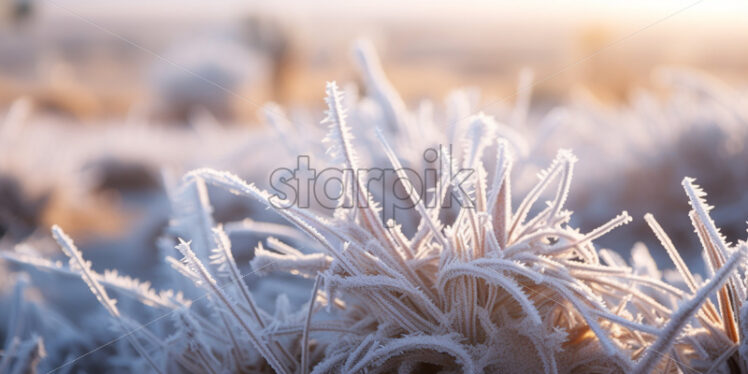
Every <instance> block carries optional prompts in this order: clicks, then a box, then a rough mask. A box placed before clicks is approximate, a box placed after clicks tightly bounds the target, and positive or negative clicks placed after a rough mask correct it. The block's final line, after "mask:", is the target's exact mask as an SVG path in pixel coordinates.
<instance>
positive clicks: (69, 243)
mask: <svg viewBox="0 0 748 374" xmlns="http://www.w3.org/2000/svg"><path fill="white" fill-rule="evenodd" d="M52 236H53V237H54V238H55V240H56V241H57V243H58V244H59V245H60V248H61V249H62V251H63V252H64V253H65V255H67V256H68V257H69V258H70V265H71V268H73V269H76V270H78V272H79V273H80V276H81V278H82V279H83V281H84V282H86V284H87V285H88V288H89V289H90V290H91V292H92V293H93V294H94V296H96V299H97V300H99V302H100V303H101V304H102V305H103V306H104V308H105V309H106V310H107V311H108V312H109V314H111V315H112V317H114V319H115V320H116V321H117V323H118V324H119V326H120V328H121V330H122V331H123V332H125V336H126V337H127V339H128V340H129V341H130V343H131V344H132V345H133V348H135V350H136V351H137V352H138V353H139V354H140V355H141V356H143V358H145V359H146V361H148V363H149V364H150V365H151V367H153V370H155V371H156V372H157V373H159V374H160V373H163V371H162V370H161V369H160V368H159V366H158V365H157V364H156V362H155V361H153V358H152V357H151V355H150V354H148V352H147V351H146V349H145V347H143V346H142V344H140V342H139V341H138V339H137V338H136V337H135V336H133V334H134V333H135V331H137V328H136V329H133V330H129V329H128V327H127V325H126V324H125V321H124V320H123V318H122V316H121V315H120V313H119V310H118V309H117V306H116V305H115V304H116V300H114V299H111V298H109V295H108V294H107V293H106V290H105V289H104V287H103V286H102V285H101V283H99V281H98V280H97V279H96V277H94V276H93V272H92V271H91V263H90V262H88V261H86V260H84V259H83V255H82V254H81V252H80V251H79V250H78V248H77V247H76V246H75V244H74V243H73V240H72V239H70V237H69V236H67V234H65V232H64V231H62V229H61V228H60V227H59V226H57V225H54V226H52Z"/></svg>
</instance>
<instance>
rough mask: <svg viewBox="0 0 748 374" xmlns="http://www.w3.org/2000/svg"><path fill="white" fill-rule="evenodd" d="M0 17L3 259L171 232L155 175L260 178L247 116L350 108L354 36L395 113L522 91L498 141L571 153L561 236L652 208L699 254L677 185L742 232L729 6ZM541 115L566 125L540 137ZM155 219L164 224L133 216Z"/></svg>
mask: <svg viewBox="0 0 748 374" xmlns="http://www.w3.org/2000/svg"><path fill="white" fill-rule="evenodd" d="M0 6H1V7H2V9H1V10H0V14H1V15H2V21H0V107H1V108H3V112H4V113H6V114H7V117H8V118H10V120H8V121H6V124H5V125H4V127H3V128H2V129H0V130H2V132H1V134H2V137H3V138H2V139H0V141H2V143H1V144H2V148H0V157H1V158H2V164H1V165H0V167H1V169H0V178H2V179H0V205H1V206H2V208H1V209H2V214H1V215H0V225H2V227H3V232H5V233H6V235H5V237H4V239H3V240H4V243H5V244H6V245H11V244H16V243H18V242H21V241H23V240H25V239H27V238H29V237H31V236H32V233H39V232H43V233H46V230H47V228H48V227H49V225H50V224H52V223H55V222H56V223H60V224H62V225H64V227H65V228H66V230H68V231H69V232H71V233H73V235H74V236H76V237H78V238H80V240H81V242H82V243H84V247H85V243H92V244H90V246H91V247H107V246H110V244H111V243H112V242H117V241H118V240H121V239H122V238H123V237H126V236H130V237H131V235H129V234H130V233H131V232H132V230H136V229H137V228H138V227H141V226H147V227H148V228H147V230H149V233H148V235H146V236H145V237H146V238H147V239H148V240H146V239H143V241H144V242H147V241H150V240H151V239H153V238H154V237H155V236H157V235H158V232H159V230H160V229H161V227H162V226H163V225H165V223H166V220H167V215H168V210H169V208H168V203H165V202H164V203H162V205H155V206H156V208H154V204H153V202H154V201H162V202H163V201H164V200H165V195H164V192H163V187H164V186H163V185H162V184H163V178H164V177H163V175H162V172H164V171H165V170H166V171H170V172H171V173H172V176H173V178H177V177H178V176H179V175H180V174H181V173H182V172H184V171H186V170H189V169H190V168H194V167H200V166H215V167H222V168H226V169H230V170H233V171H236V172H239V173H240V174H242V173H243V174H244V175H247V176H251V177H254V179H257V177H258V176H259V178H260V179H263V178H265V176H264V175H263V174H262V173H263V172H264V171H265V170H270V169H271V165H269V163H267V162H266V163H265V164H263V165H264V166H262V167H256V166H253V165H256V164H262V162H261V160H258V159H257V158H258V156H257V154H256V153H252V152H250V151H248V150H247V147H255V146H256V145H255V144H256V143H258V142H261V140H262V139H264V138H263V137H264V136H266V135H259V134H263V133H264V132H266V129H267V126H266V125H267V123H266V121H265V120H264V119H263V115H262V111H261V110H260V108H261V107H262V105H264V104H265V103H267V102H270V101H272V102H276V103H278V104H280V105H282V106H283V107H285V108H286V110H287V112H288V113H290V114H291V116H292V117H293V118H294V121H296V120H298V121H307V122H310V123H314V122H318V121H319V119H321V109H322V104H323V102H322V89H323V87H324V82H326V81H329V80H337V81H339V82H357V84H358V87H360V90H361V94H363V88H362V87H363V86H364V84H363V82H362V81H361V79H360V78H359V74H358V73H357V70H356V66H355V64H354V63H353V62H352V56H351V45H352V43H353V42H354V41H355V40H357V39H358V38H368V39H370V40H372V41H373V44H374V45H375V46H376V48H377V50H378V52H379V54H380V56H381V60H382V65H383V68H384V71H385V72H386V74H387V76H388V78H389V80H390V81H391V82H392V84H393V85H394V87H395V88H396V89H397V90H398V91H399V92H400V94H401V95H402V97H403V99H404V101H405V103H406V104H407V105H408V106H409V107H411V108H415V107H417V106H418V105H419V103H421V101H422V100H424V99H430V100H433V101H434V103H436V105H437V106H438V107H442V106H443V105H442V104H443V103H444V102H445V98H447V97H449V95H450V94H451V93H454V91H453V90H455V89H466V90H467V91H464V92H468V93H470V95H472V96H471V97H477V96H475V95H474V94H475V93H478V92H479V93H480V98H479V99H471V100H473V102H472V104H471V105H472V107H471V109H473V110H475V111H478V110H480V111H485V112H487V113H489V114H495V115H497V116H498V117H499V118H500V119H502V118H504V119H505V121H506V122H511V121H512V119H511V118H512V117H511V116H510V115H505V114H506V113H509V112H511V111H512V108H513V107H515V106H516V104H517V102H518V97H519V98H521V97H522V94H520V95H518V94H517V88H518V85H520V86H521V85H522V82H521V80H522V77H525V78H526V80H527V81H526V82H525V86H526V87H529V86H527V85H528V84H531V85H532V87H531V91H532V93H531V96H530V98H531V100H530V101H529V111H528V114H527V115H526V118H524V120H522V121H520V122H522V123H510V125H512V126H515V127H516V128H517V131H518V132H519V133H521V134H522V136H524V137H525V138H527V139H528V140H527V141H528V144H530V145H531V146H532V144H537V146H536V149H534V151H533V152H534V153H533V155H532V156H533V157H534V158H533V157H528V160H527V161H528V162H527V165H529V166H527V172H526V174H528V175H532V174H533V173H534V172H535V171H537V169H538V167H539V166H540V165H545V163H546V162H547V161H548V160H549V159H550V158H552V155H553V154H554V153H555V151H556V149H557V148H560V147H569V148H573V150H574V151H575V152H576V153H577V154H578V155H580V159H581V161H580V164H579V165H580V170H579V171H578V172H577V176H578V179H577V180H576V181H575V183H574V186H573V189H572V191H573V193H572V196H573V199H572V202H573V204H572V205H571V208H572V209H574V210H575V211H577V213H578V214H577V218H575V219H577V220H578V221H577V223H578V224H579V225H580V226H583V227H584V228H587V229H589V228H591V227H593V226H594V225H595V224H596V223H599V222H602V221H603V220H604V219H605V218H606V217H608V216H612V215H615V213H616V212H617V211H618V210H620V209H628V210H629V211H631V213H632V214H633V215H634V217H635V218H636V221H635V223H634V224H632V225H631V228H624V229H621V230H619V231H618V234H613V235H611V239H607V240H608V241H607V242H606V241H604V242H603V243H602V244H603V245H606V246H612V247H615V248H616V249H617V250H619V251H622V252H623V253H626V252H627V251H628V249H629V248H630V247H631V245H633V244H634V242H636V241H637V240H642V239H641V238H642V237H646V238H648V239H649V240H653V239H654V236H652V235H651V234H649V233H648V231H647V230H646V226H645V225H644V224H643V221H642V220H641V215H642V214H643V213H644V211H646V210H652V211H654V213H655V214H656V215H659V216H666V217H667V218H666V217H663V220H664V221H665V222H664V223H663V225H664V226H666V229H670V230H674V231H675V234H674V236H675V239H676V241H680V242H681V243H690V245H691V246H692V247H693V248H696V247H697V243H696V242H695V241H694V240H693V237H692V236H691V234H692V233H691V232H690V230H689V229H688V218H687V216H686V212H687V210H688V207H687V204H686V203H685V199H684V195H683V194H682V193H681V191H680V187H679V181H680V179H681V178H682V177H683V176H685V175H691V176H694V177H698V178H699V180H700V181H701V182H702V184H703V185H704V187H705V188H706V190H707V192H711V193H712V198H711V200H710V201H711V202H713V203H716V204H717V205H718V206H720V207H722V210H721V211H718V212H717V213H715V214H716V218H717V220H718V224H722V225H723V226H725V230H726V231H725V233H726V234H727V235H728V237H729V239H731V240H736V239H738V238H742V237H743V236H744V233H745V224H744V222H745V216H746V211H747V210H748V194H745V193H744V192H743V191H744V190H745V188H744V187H745V186H746V184H745V182H746V181H748V176H747V175H746V171H745V170H746V167H745V161H746V160H748V159H746V158H745V156H746V154H747V153H746V151H745V149H744V148H743V141H744V140H745V139H746V138H745V130H744V128H745V127H746V123H745V120H746V116H745V115H746V109H745V108H746V86H747V83H748V48H746V47H745V46H747V45H748V22H746V19H748V4H746V3H745V2H741V1H704V2H696V3H694V2H684V1H662V2H656V3H653V2H648V1H638V0H637V1H629V2H612V3H601V2H592V1H581V0H574V1H568V2H554V3H547V2H543V1H529V2H523V3H521V4H519V3H515V2H490V1H478V0H471V1H467V2H450V1H439V2H413V3H408V4H407V5H405V4H402V3H400V2H397V1H383V2H376V3H374V2H363V1H352V2H351V1H332V2H322V3H316V2H315V3H307V2H302V1H278V2H272V3H270V2H267V3H262V2H242V1H229V0H222V1H218V2H211V3H203V2H199V1H193V0H187V1H175V0H168V1H159V2H146V1H120V0H117V1H107V2H98V1H84V0H49V1H34V0H2V2H1V3H0ZM523 71H524V72H525V73H522V72H523ZM528 72H532V73H531V74H530V73H528ZM531 77H534V80H533V78H531ZM19 98H24V100H22V101H18V99H19ZM725 98H727V99H725ZM726 101H728V102H726ZM715 108H716V109H715ZM13 109H15V111H14V110H13ZM684 109H686V110H685V111H684ZM554 115H555V117H554ZM13 116H16V117H19V118H15V117H13ZM445 116H446V115H445ZM502 116H503V117H502ZM557 117H558V118H563V120H560V119H558V118H557ZM14 118H15V119H14ZM549 118H551V119H553V118H556V119H558V121H560V122H564V124H563V125H560V127H554V129H555V130H553V131H555V132H549V131H548V129H547V127H548V126H550V125H548V119H549ZM551 122H553V121H551ZM14 123H16V124H17V125H13V124H14ZM445 126H447V125H446V124H445ZM544 126H546V127H544ZM653 129H655V130H653ZM537 139H543V141H542V142H541V141H536V140H537ZM549 139H550V140H549ZM281 142H283V141H281ZM531 148H532V147H531ZM195 149H199V150H200V151H199V152H193V150H195ZM188 150H189V152H187V151H188ZM271 152H272V150H271ZM259 157H260V158H261V157H262V156H259ZM281 159H282V158H279V159H278V160H274V161H278V163H280V160H281ZM276 166H287V165H276ZM535 166H537V167H535ZM253 168H254V169H253ZM248 170H252V171H248ZM250 174H251V175H250ZM741 183H742V184H741ZM154 211H159V212H160V211H163V213H159V214H155V215H156V216H157V217H158V218H150V219H152V221H149V220H148V219H144V217H152V216H153V214H152V213H153V212H154ZM149 214H150V215H149ZM670 217H672V219H671V218H670ZM144 220H145V221H144ZM143 222H147V223H143ZM139 225H141V226H139ZM149 225H150V226H149ZM668 226H670V227H668ZM143 230H146V229H143ZM144 245H145V244H144ZM151 245H152V244H151ZM125 246H126V245H125ZM694 253H696V251H695V250H694ZM693 261H694V262H698V261H699V259H697V258H696V259H693Z"/></svg>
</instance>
